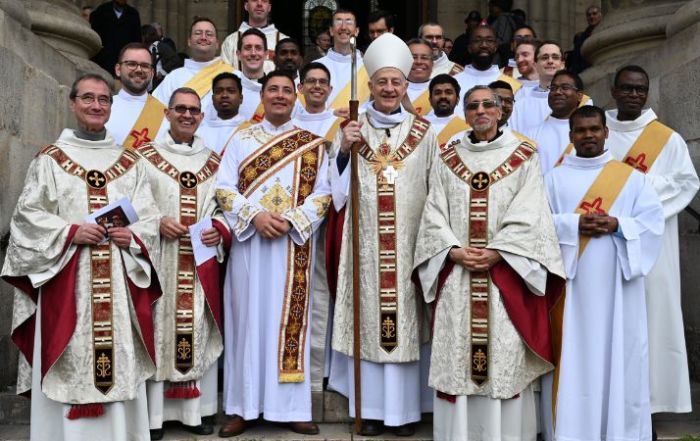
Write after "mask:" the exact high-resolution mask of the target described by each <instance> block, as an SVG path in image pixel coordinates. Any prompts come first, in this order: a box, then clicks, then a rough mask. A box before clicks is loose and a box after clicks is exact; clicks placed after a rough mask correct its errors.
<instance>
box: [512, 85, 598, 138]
mask: <svg viewBox="0 0 700 441" xmlns="http://www.w3.org/2000/svg"><path fill="white" fill-rule="evenodd" d="M548 96H549V90H543V89H542V88H541V87H540V86H539V83H538V85H537V86H534V87H522V88H521V89H520V90H518V92H516V94H515V105H514V106H513V114H512V115H511V116H510V119H509V120H508V125H509V126H510V127H512V128H513V130H517V131H518V132H520V133H525V132H527V131H528V130H532V128H534V127H536V126H538V125H540V124H542V122H544V120H545V118H547V116H548V115H549V114H550V113H552V109H550V108H549V103H548V102H547V97H548ZM584 104H585V105H589V106H592V105H593V100H592V99H591V98H588V101H586V102H585V103H584Z"/></svg>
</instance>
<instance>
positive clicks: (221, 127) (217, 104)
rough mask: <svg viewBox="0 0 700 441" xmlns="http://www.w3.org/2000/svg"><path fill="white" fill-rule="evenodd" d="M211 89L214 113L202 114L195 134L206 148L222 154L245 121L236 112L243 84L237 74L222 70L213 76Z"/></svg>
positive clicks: (241, 97)
mask: <svg viewBox="0 0 700 441" xmlns="http://www.w3.org/2000/svg"><path fill="white" fill-rule="evenodd" d="M211 90H212V97H211V99H212V104H213V105H214V110H215V111H216V115H214V116H211V115H206V114H205V115H204V120H202V124H201V125H200V126H199V129H198V130H197V136H198V137H199V138H201V139H202V141H203V142H204V145H205V146H206V147H207V148H209V149H210V150H212V151H214V152H216V153H217V154H218V155H221V156H223V153H224V151H225V150H226V147H228V145H229V144H230V143H231V140H232V139H233V134H234V133H235V132H236V130H237V129H238V126H240V125H241V124H242V123H243V122H244V121H245V118H244V117H243V116H242V115H241V114H240V113H238V109H239V108H240V106H241V101H243V86H242V84H241V79H240V78H239V77H238V76H236V75H234V74H232V73H230V72H223V73H220V74H219V75H217V76H216V77H214V79H213V80H212V88H211Z"/></svg>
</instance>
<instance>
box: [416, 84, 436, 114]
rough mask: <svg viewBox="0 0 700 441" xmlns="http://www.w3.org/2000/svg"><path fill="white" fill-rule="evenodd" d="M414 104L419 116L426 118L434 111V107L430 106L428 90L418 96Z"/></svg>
mask: <svg viewBox="0 0 700 441" xmlns="http://www.w3.org/2000/svg"><path fill="white" fill-rule="evenodd" d="M412 104H413V108H414V109H415V110H416V113H417V114H418V115H420V116H425V115H427V114H429V113H430V111H431V110H433V106H431V105H430V90H428V89H426V90H425V91H424V92H423V93H421V94H420V95H418V97H417V98H416V99H415V101H413V103H412Z"/></svg>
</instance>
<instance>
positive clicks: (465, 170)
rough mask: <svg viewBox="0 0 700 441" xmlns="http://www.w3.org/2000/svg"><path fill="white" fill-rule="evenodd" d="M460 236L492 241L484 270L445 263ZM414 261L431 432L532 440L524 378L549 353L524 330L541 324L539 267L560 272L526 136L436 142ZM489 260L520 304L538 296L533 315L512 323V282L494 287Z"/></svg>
mask: <svg viewBox="0 0 700 441" xmlns="http://www.w3.org/2000/svg"><path fill="white" fill-rule="evenodd" d="M467 246H470V247H475V248H489V249H492V250H496V251H498V252H499V253H500V254H501V256H502V257H503V259H504V261H503V262H500V263H498V264H497V265H496V267H494V268H492V270H491V271H490V272H474V273H472V272H469V271H467V270H466V269H465V268H464V267H462V266H461V265H456V264H455V265H453V264H452V263H451V261H449V259H448V257H447V256H448V253H449V251H450V249H451V248H452V247H467ZM414 267H415V268H416V275H417V276H418V278H419V280H420V284H421V287H422V290H423V295H424V297H425V300H426V302H430V303H432V308H433V310H434V316H433V341H432V358H431V365H430V378H429V384H430V386H431V387H432V388H434V389H435V390H436V391H437V397H436V401H435V402H436V404H435V409H434V412H435V421H434V431H435V436H436V437H438V438H436V439H447V440H458V439H464V438H462V436H464V435H465V434H467V433H468V436H469V438H468V439H474V440H490V439H504V438H509V437H513V436H515V437H516V438H514V439H518V438H520V439H533V440H534V439H535V436H536V424H535V401H534V400H535V399H534V394H533V392H532V390H531V389H530V384H531V383H532V382H533V381H534V380H535V379H536V378H538V377H539V376H540V375H542V374H543V373H546V372H548V371H550V370H551V369H552V362H551V360H552V354H551V348H549V346H548V344H546V343H545V344H542V342H540V345H539V346H540V347H541V348H540V349H536V348H537V347H538V346H536V345H534V344H533V340H536V339H537V338H538V337H539V336H540V335H542V334H541V333H540V332H539V331H542V330H544V333H545V334H544V335H546V333H547V332H548V326H547V323H546V322H547V311H548V310H547V308H546V305H545V304H544V302H545V301H546V298H544V297H542V296H544V295H545V291H546V287H547V282H548V277H549V276H559V277H561V278H563V274H564V272H563V268H562V264H561V258H560V254H559V250H558V247H557V240H556V233H555V230H554V224H553V221H552V218H551V216H550V214H549V210H548V206H547V199H546V196H545V191H544V187H543V185H542V178H541V172H540V166H539V161H538V157H537V155H536V154H535V149H534V147H533V146H531V145H529V144H527V143H524V142H522V141H520V140H519V139H517V138H516V137H515V136H514V135H513V134H512V133H511V132H510V131H505V132H503V133H502V134H501V135H499V136H498V137H497V138H496V139H495V140H494V141H491V142H480V143H473V142H472V141H471V140H470V138H469V136H468V133H467V134H464V135H463V137H462V138H460V137H455V138H453V139H452V140H451V141H450V142H448V143H447V145H446V146H444V147H442V148H441V154H440V158H439V159H438V160H436V163H435V165H434V167H433V170H432V172H431V179H430V193H429V194H428V198H427V200H426V205H425V210H424V212H423V217H422V220H421V226H420V231H419V233H418V239H417V242H416V255H415V263H414ZM450 268H451V269H450ZM496 269H498V270H499V274H502V273H503V271H506V270H507V271H509V272H510V274H512V275H513V276H512V277H514V278H515V280H517V281H518V282H517V283H518V286H522V288H520V289H521V290H522V293H517V295H518V296H520V297H519V298H521V297H522V296H525V299H523V301H524V302H525V304H526V305H533V306H536V305H535V303H537V305H540V310H539V311H540V313H539V316H538V317H539V320H540V322H542V323H540V324H539V325H537V324H535V323H526V325H527V326H532V327H531V328H524V327H523V326H522V318H521V316H522V311H518V310H516V309H513V308H512V306H509V305H508V304H506V294H508V295H509V296H512V294H509V293H510V292H512V287H511V286H508V285H506V286H505V287H504V289H505V288H508V292H506V291H504V290H502V289H501V288H499V286H504V285H497V281H496V279H495V275H496V273H495V272H494V271H495V270H496ZM547 295H550V293H549V292H547ZM510 298H512V297H510ZM528 307H530V306H528ZM524 309H527V308H524ZM516 313H520V315H518V316H514V315H513V314H516ZM516 319H519V321H518V323H520V325H519V326H518V325H516V321H515V320H516ZM538 326H542V327H539V328H538ZM526 331H527V333H526ZM545 341H548V339H545Z"/></svg>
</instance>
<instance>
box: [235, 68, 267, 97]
mask: <svg viewBox="0 0 700 441" xmlns="http://www.w3.org/2000/svg"><path fill="white" fill-rule="evenodd" d="M239 73H240V74H239V75H238V77H239V78H240V79H241V85H242V86H243V88H244V89H248V90H252V91H254V92H260V90H261V89H262V84H260V83H259V82H258V80H251V79H250V78H248V77H247V76H245V74H244V73H243V71H239Z"/></svg>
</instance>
